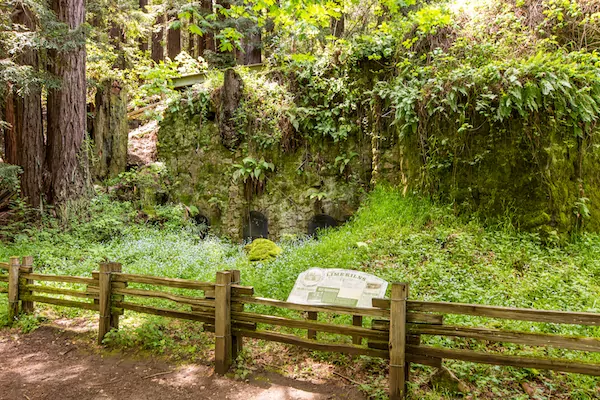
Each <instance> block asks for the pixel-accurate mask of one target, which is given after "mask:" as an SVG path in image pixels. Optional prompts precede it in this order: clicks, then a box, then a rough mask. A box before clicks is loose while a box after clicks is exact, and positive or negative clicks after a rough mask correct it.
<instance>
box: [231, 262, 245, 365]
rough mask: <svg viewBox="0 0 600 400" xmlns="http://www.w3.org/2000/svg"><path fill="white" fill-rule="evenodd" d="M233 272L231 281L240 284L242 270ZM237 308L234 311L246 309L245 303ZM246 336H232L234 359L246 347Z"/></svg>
mask: <svg viewBox="0 0 600 400" xmlns="http://www.w3.org/2000/svg"><path fill="white" fill-rule="evenodd" d="M230 272H231V283H232V284H236V285H239V284H240V281H241V274H240V271H239V270H237V269H233V270H231V271H230ZM236 307H237V308H236V309H234V310H233V311H240V312H241V311H244V304H239V305H236ZM243 340H244V337H243V336H240V335H233V336H232V337H231V359H232V360H233V361H235V360H237V357H238V355H239V354H240V353H241V352H242V350H243V349H244V341H243Z"/></svg>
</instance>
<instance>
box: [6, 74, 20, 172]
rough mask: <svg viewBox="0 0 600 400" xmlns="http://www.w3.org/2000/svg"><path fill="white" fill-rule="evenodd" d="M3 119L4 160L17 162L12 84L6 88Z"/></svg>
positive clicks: (11, 162) (10, 162)
mask: <svg viewBox="0 0 600 400" xmlns="http://www.w3.org/2000/svg"><path fill="white" fill-rule="evenodd" d="M4 121H5V122H6V123H7V124H8V126H7V127H6V128H4V162H6V163H8V164H17V162H18V160H17V137H16V135H15V102H14V98H13V89H12V85H11V84H9V85H8V89H7V90H6V103H5V105H4Z"/></svg>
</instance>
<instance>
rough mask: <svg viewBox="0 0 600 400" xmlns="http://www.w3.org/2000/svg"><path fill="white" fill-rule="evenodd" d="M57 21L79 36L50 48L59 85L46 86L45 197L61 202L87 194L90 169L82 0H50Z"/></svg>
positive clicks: (50, 69) (55, 202)
mask: <svg viewBox="0 0 600 400" xmlns="http://www.w3.org/2000/svg"><path fill="white" fill-rule="evenodd" d="M51 4H52V10H53V11H54V12H55V14H56V16H57V18H58V19H59V21H61V22H64V23H66V24H67V25H68V27H69V29H70V30H71V31H72V36H73V37H74V38H75V39H76V40H77V39H78V38H77V37H78V35H81V36H82V38H81V40H80V41H79V42H78V43H77V45H75V46H74V47H72V48H69V49H68V50H64V51H59V50H52V51H49V56H50V63H49V68H48V69H49V72H50V73H52V74H54V75H55V76H57V77H59V78H60V79H61V87H60V88H58V89H56V88H53V89H49V90H48V138H47V149H46V165H47V167H48V176H47V180H46V184H47V199H48V201H49V202H50V203H51V204H64V203H65V202H66V201H68V200H72V199H76V198H78V197H81V196H83V195H85V194H87V192H88V190H89V169H88V165H87V163H88V160H87V154H86V153H85V150H84V148H83V143H84V136H85V133H86V79H85V61H86V60H85V57H86V54H85V42H84V40H83V34H82V33H81V31H80V29H81V25H82V24H83V23H84V21H85V2H84V0H52V2H51Z"/></svg>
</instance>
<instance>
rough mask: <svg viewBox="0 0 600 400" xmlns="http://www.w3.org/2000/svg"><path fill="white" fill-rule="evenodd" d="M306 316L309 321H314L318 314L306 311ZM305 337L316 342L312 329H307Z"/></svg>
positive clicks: (315, 333)
mask: <svg viewBox="0 0 600 400" xmlns="http://www.w3.org/2000/svg"><path fill="white" fill-rule="evenodd" d="M306 314H307V315H306V319H308V320H310V321H316V320H317V318H318V317H319V313H317V312H316V311H308V312H307V313H306ZM306 337H307V338H308V339H311V340H317V331H315V330H314V329H309V330H308V332H307V334H306Z"/></svg>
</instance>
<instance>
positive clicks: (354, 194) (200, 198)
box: [158, 114, 370, 241]
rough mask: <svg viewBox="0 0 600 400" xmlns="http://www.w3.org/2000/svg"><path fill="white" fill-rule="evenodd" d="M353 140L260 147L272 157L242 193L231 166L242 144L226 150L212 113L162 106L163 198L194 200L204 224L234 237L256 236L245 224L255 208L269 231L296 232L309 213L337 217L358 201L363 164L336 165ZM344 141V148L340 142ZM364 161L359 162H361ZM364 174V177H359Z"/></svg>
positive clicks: (302, 230)
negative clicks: (253, 189) (256, 185)
mask: <svg viewBox="0 0 600 400" xmlns="http://www.w3.org/2000/svg"><path fill="white" fill-rule="evenodd" d="M358 145H359V144H357V143H356V142H347V143H345V144H343V145H342V144H339V145H338V146H335V147H329V148H327V147H321V146H320V145H318V144H317V145H313V146H309V147H304V148H299V149H297V150H295V151H293V152H282V151H280V149H273V150H265V151H262V152H261V155H260V156H255V158H257V159H260V158H261V157H263V158H264V159H265V160H266V161H268V162H272V163H273V164H274V165H275V171H273V172H271V171H267V172H264V174H265V176H266V178H265V179H264V180H263V181H262V182H263V190H262V191H261V193H260V194H255V193H247V192H246V190H245V184H244V182H243V181H242V180H237V181H236V180H234V179H233V173H234V172H235V171H236V169H237V167H235V166H234V164H241V163H242V159H243V158H245V157H246V156H247V154H245V152H244V149H243V147H244V146H246V143H245V142H242V143H241V144H240V146H239V147H240V148H238V149H236V150H234V151H231V150H229V149H228V148H227V147H225V146H224V145H223V143H222V142H221V135H220V132H219V125H218V123H217V122H216V121H215V120H209V121H202V119H201V117H200V116H199V115H189V114H167V115H166V117H165V119H164V120H163V121H162V122H161V125H160V130H159V132H158V158H159V160H160V161H162V162H164V164H165V166H166V167H167V169H168V171H169V174H170V175H171V176H172V182H173V185H172V187H171V193H170V198H171V199H172V200H173V201H176V202H182V203H184V204H186V205H188V206H192V205H193V206H195V207H196V208H198V210H199V211H200V212H201V213H202V214H203V215H205V216H206V217H208V218H209V219H210V224H211V230H212V231H213V232H215V233H217V234H220V235H223V236H227V237H229V238H231V239H234V240H238V241H241V240H245V239H246V237H245V235H246V236H248V237H250V238H256V237H261V236H263V235H255V233H254V232H251V234H248V232H247V231H246V232H245V230H246V229H245V228H247V225H248V221H249V220H251V217H252V216H253V215H256V214H259V213H260V214H262V215H263V216H264V217H265V218H266V221H267V223H266V225H267V226H268V238H269V239H273V240H277V239H279V238H281V237H282V236H284V235H298V234H300V235H302V234H307V233H308V231H309V223H310V221H311V220H312V219H313V217H315V216H317V215H321V214H326V215H328V216H331V217H332V218H333V219H335V220H336V221H340V222H343V221H345V220H347V219H348V218H349V217H350V216H351V215H352V214H353V213H354V212H355V211H356V210H357V209H358V206H359V204H360V199H361V196H362V193H364V189H365V186H366V185H368V177H369V173H368V167H369V165H370V162H369V161H368V160H367V161H366V162H363V160H361V159H360V158H359V157H354V158H353V159H352V161H351V162H350V163H349V165H348V166H347V168H346V171H349V172H348V173H349V174H350V178H348V176H347V175H346V171H345V172H344V174H340V172H339V167H335V158H336V157H337V156H338V154H339V153H338V151H340V149H343V150H342V151H344V152H348V153H349V152H350V151H352V149H356V148H357V146H358ZM346 149H347V150H346ZM365 167H366V168H365ZM363 177H364V179H363Z"/></svg>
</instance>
